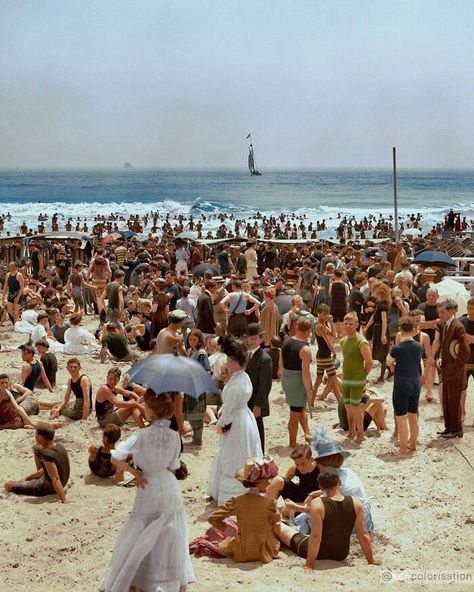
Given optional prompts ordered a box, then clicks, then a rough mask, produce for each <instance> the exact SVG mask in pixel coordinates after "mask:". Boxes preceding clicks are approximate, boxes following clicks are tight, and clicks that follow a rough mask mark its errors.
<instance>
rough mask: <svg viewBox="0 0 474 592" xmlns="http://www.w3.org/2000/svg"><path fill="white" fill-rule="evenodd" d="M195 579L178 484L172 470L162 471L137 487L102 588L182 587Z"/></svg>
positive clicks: (158, 591)
mask: <svg viewBox="0 0 474 592" xmlns="http://www.w3.org/2000/svg"><path fill="white" fill-rule="evenodd" d="M194 581H195V578H194V572H193V567H192V565H191V559H190V557H189V550H188V530H187V526H186V518H185V514H184V508H183V503H182V499H181V491H180V489H179V484H178V481H177V480H176V478H175V476H174V475H173V474H172V473H171V472H170V471H162V472H161V473H160V474H159V475H156V476H154V477H153V478H152V479H148V484H147V485H146V487H145V489H138V490H137V496H136V498H135V503H134V505H133V509H132V513H131V515H130V518H129V519H128V521H127V522H126V524H125V526H124V527H123V529H122V531H121V532H120V534H119V538H118V541H117V544H116V545H115V550H114V552H113V555H112V558H111V560H110V563H109V566H108V568H107V571H106V574H105V576H104V579H103V581H102V584H101V587H100V589H101V590H103V591H104V592H128V590H129V589H130V587H131V586H135V587H136V588H138V589H140V590H143V591H144V592H179V589H180V587H181V586H187V585H188V583H190V582H194Z"/></svg>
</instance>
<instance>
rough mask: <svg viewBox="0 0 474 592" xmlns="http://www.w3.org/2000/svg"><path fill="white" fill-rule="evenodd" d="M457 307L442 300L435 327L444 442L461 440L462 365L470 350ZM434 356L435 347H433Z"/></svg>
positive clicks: (463, 373)
mask: <svg viewBox="0 0 474 592" xmlns="http://www.w3.org/2000/svg"><path fill="white" fill-rule="evenodd" d="M457 308H458V306H457V304H456V303H455V302H454V301H453V300H445V301H444V302H441V303H440V304H439V305H438V315H439V318H440V321H441V323H440V324H439V325H438V326H437V330H438V332H439V337H438V339H437V340H436V341H438V343H439V350H440V360H438V365H439V367H440V368H441V382H442V388H443V415H444V427H445V429H444V431H443V432H440V435H441V436H442V437H443V438H462V436H463V431H462V421H461V393H462V390H463V386H464V383H465V380H466V371H465V365H466V362H467V360H468V359H469V354H470V349H469V346H468V345H467V340H466V330H465V329H464V325H463V324H462V323H461V322H460V321H458V320H457V319H456V316H455V315H456V311H457ZM433 349H434V353H435V354H436V349H437V347H436V343H435V344H434V348H433Z"/></svg>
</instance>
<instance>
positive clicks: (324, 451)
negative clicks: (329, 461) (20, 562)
mask: <svg viewBox="0 0 474 592" xmlns="http://www.w3.org/2000/svg"><path fill="white" fill-rule="evenodd" d="M311 445H312V447H313V449H314V451H315V452H316V456H315V459H316V460H317V459H318V458H322V457H324V456H332V455H333V454H342V456H343V457H344V458H345V457H347V456H350V452H348V451H347V450H344V449H343V448H342V447H341V445H340V444H339V442H335V441H334V440H332V439H331V436H330V434H328V432H327V430H326V428H325V427H324V426H321V427H319V428H316V429H315V430H314V434H313V441H312V442H311Z"/></svg>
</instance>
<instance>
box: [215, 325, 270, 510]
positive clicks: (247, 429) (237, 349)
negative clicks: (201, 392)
mask: <svg viewBox="0 0 474 592" xmlns="http://www.w3.org/2000/svg"><path fill="white" fill-rule="evenodd" d="M221 349H222V351H223V352H224V353H225V354H226V355H227V364H226V367H227V369H228V371H229V373H230V380H229V381H228V383H227V384H226V386H225V387H224V390H223V392H222V399H223V405H222V408H221V414H220V417H219V419H218V420H217V425H216V431H217V433H218V434H220V441H219V450H218V451H217V454H216V456H215V457H214V462H213V465H212V469H211V473H210V475H209V484H208V488H207V492H208V495H209V496H210V497H211V498H213V499H214V500H216V501H217V503H218V504H219V505H221V504H223V503H224V502H226V501H227V500H228V499H230V498H231V497H234V496H238V495H241V494H243V493H244V492H245V488H244V487H243V486H242V485H241V483H239V481H237V480H236V479H235V477H234V474H235V471H236V470H237V469H239V468H241V467H242V466H243V464H244V463H245V461H246V459H247V458H248V457H250V456H256V457H261V456H262V448H261V445H260V436H259V434H258V428H257V422H256V420H255V416H254V414H253V413H252V412H251V411H250V409H249V408H248V405H247V403H248V401H249V399H250V397H251V396H252V383H251V381H250V378H249V376H248V375H247V374H246V373H245V372H244V366H245V364H246V362H247V348H246V346H245V345H244V344H243V343H242V342H241V341H240V340H238V339H236V338H235V337H232V336H229V337H224V339H223V340H222V344H221Z"/></svg>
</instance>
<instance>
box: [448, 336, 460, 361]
mask: <svg viewBox="0 0 474 592" xmlns="http://www.w3.org/2000/svg"><path fill="white" fill-rule="evenodd" d="M460 347H461V344H460V343H459V341H458V340H457V339H453V340H452V341H451V343H450V344H449V353H450V354H451V357H452V358H454V359H455V360H457V359H458V357H459V349H460Z"/></svg>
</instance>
